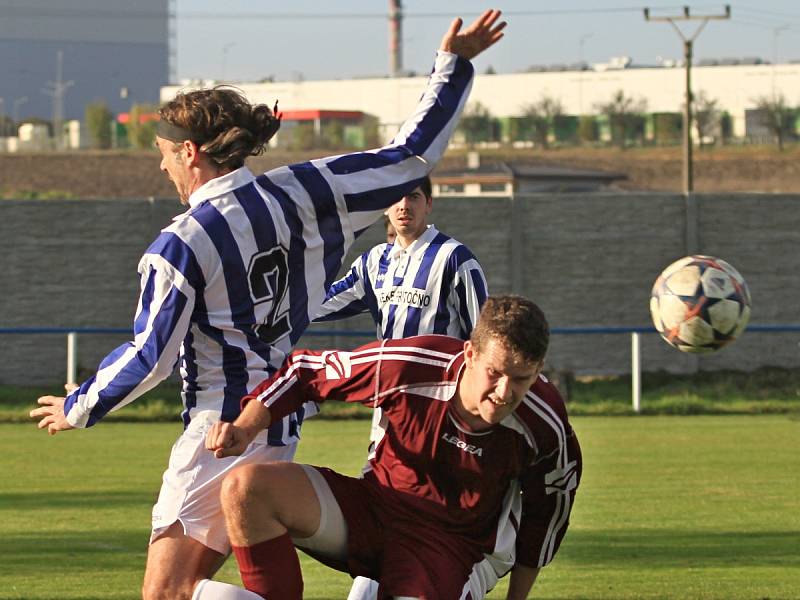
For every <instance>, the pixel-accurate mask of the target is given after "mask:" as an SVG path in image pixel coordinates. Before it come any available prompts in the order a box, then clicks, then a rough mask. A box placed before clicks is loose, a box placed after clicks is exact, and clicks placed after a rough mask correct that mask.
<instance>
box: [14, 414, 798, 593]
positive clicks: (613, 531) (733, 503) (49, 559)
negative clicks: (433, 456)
mask: <svg viewBox="0 0 800 600" xmlns="http://www.w3.org/2000/svg"><path fill="white" fill-rule="evenodd" d="M573 422H574V426H575V429H576V431H577V432H578V435H579V437H580V440H581V443H582V447H583V453H584V461H585V464H584V477H583V482H582V485H581V489H580V490H579V495H578V499H577V502H576V506H575V510H574V511H573V515H572V525H571V528H570V531H569V533H568V534H567V537H566V539H565V542H564V545H563V548H562V550H561V552H560V553H559V555H558V557H557V558H556V560H555V562H554V563H553V565H552V566H550V567H548V568H547V569H545V570H544V571H543V573H542V575H541V576H540V580H539V582H538V583H537V584H536V588H535V594H534V596H535V597H536V598H548V599H571V600H578V599H587V600H617V599H619V600H626V599H630V600H634V599H637V600H638V599H654V600H655V599H676V600H678V599H680V600H683V599H702V600H762V599H769V600H784V599H785V600H789V599H791V598H797V597H798V592H797V590H800V552H798V540H799V539H800V476H799V475H798V474H799V473H800V452H798V450H800V443H799V442H798V440H799V439H800V420H798V419H797V418H796V417H793V416H787V415H768V416H724V417H721V416H700V417H669V416H661V417H638V418H630V419H617V418H600V417H577V418H574V419H573ZM367 429H368V424H367V423H366V422H364V421H363V420H333V421H323V420H313V419H312V420H310V421H309V422H308V423H307V424H306V425H305V429H304V438H305V439H304V442H303V443H302V444H301V446H300V450H299V453H298V459H299V460H302V461H305V462H311V463H316V464H330V465H333V466H335V467H337V468H339V469H340V470H343V471H344V472H348V473H357V472H358V470H359V468H360V466H361V463H362V460H363V458H364V453H365V447H366V436H367ZM179 431H180V427H179V426H178V425H176V424H166V423H151V424H128V423H103V424H101V425H99V426H97V427H95V428H93V429H92V430H89V431H82V432H67V433H61V434H59V435H57V436H55V437H53V438H50V437H48V436H47V435H45V434H44V433H42V432H40V431H37V430H36V428H35V427H33V426H32V425H21V424H6V425H0V440H2V469H3V477H2V484H0V556H2V562H0V564H1V565H2V567H1V568H0V599H19V600H21V599H25V600H44V599H52V598H64V599H83V600H95V599H96V600H100V599H103V600H105V599H114V598H126V599H133V598H137V597H138V589H139V585H140V581H141V576H142V571H143V568H144V560H145V553H146V543H147V538H148V533H149V522H150V519H149V515H150V507H151V504H152V502H153V501H154V500H155V496H156V494H157V491H158V487H159V484H160V474H161V471H162V469H163V467H164V466H165V464H166V458H167V455H168V453H169V448H170V446H171V444H172V442H173V440H174V438H175V436H176V435H177V434H178V433H179ZM303 570H304V574H305V577H306V590H307V594H306V597H307V598H314V599H318V600H322V599H334V598H344V597H346V593H347V589H348V588H349V578H348V577H347V576H346V575H343V574H339V573H335V572H333V571H330V570H328V569H327V568H325V567H322V566H319V565H317V564H316V563H312V562H311V561H310V560H308V559H303ZM220 578H221V579H224V580H226V581H231V582H238V574H237V572H236V568H235V564H234V563H233V562H232V561H229V562H228V563H226V565H225V566H224V567H223V570H222V571H221V573H220ZM504 592H505V583H504V582H503V583H501V585H500V586H499V587H498V588H497V589H496V590H495V591H494V592H492V594H491V595H490V598H492V599H500V598H503V597H504Z"/></svg>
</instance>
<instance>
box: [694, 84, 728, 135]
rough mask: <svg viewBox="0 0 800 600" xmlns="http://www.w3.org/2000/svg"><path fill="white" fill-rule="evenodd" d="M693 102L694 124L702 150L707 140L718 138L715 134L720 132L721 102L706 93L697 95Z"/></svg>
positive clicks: (702, 92)
mask: <svg viewBox="0 0 800 600" xmlns="http://www.w3.org/2000/svg"><path fill="white" fill-rule="evenodd" d="M692 100H693V102H692V104H693V105H694V106H692V114H693V115H694V124H695V127H697V137H698V140H699V142H700V147H701V148H702V147H703V146H704V145H705V140H706V139H708V138H710V137H716V135H715V134H716V133H717V131H718V130H719V127H720V117H721V112H720V109H719V102H718V101H717V99H716V98H710V97H709V96H708V95H707V94H706V93H705V92H704V91H701V92H700V93H698V94H697V95H695V96H694V98H692Z"/></svg>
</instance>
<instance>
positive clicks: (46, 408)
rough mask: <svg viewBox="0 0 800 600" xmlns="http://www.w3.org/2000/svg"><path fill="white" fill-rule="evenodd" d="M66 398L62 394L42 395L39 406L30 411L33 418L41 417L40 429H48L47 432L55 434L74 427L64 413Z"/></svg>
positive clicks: (38, 402) (38, 401)
mask: <svg viewBox="0 0 800 600" xmlns="http://www.w3.org/2000/svg"><path fill="white" fill-rule="evenodd" d="M64 400H65V398H63V397H62V396H42V397H41V398H39V399H38V400H37V401H36V403H37V404H38V405H39V408H35V409H33V410H32V411H31V412H30V417H31V418H32V419H40V421H39V423H38V425H37V427H38V428H39V429H45V428H46V429H47V433H49V434H50V435H55V434H56V433H58V432H59V431H66V430H68V429H74V427H73V426H72V425H70V424H69V422H68V421H67V417H66V415H65V414H64Z"/></svg>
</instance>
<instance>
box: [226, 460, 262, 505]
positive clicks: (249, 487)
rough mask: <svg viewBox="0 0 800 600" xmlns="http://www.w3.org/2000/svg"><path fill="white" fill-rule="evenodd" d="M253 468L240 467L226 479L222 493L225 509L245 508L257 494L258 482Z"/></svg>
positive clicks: (250, 466)
mask: <svg viewBox="0 0 800 600" xmlns="http://www.w3.org/2000/svg"><path fill="white" fill-rule="evenodd" d="M253 466H254V465H246V466H243V467H238V468H236V469H234V470H233V471H231V472H230V473H228V475H227V476H226V477H225V480H224V481H223V482H222V489H221V491H220V500H221V501H222V507H223V509H230V508H234V507H239V506H245V505H246V504H247V503H248V501H249V500H250V499H251V498H252V497H253V496H254V495H255V494H256V484H257V480H256V475H255V469H253Z"/></svg>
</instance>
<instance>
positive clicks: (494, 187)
mask: <svg viewBox="0 0 800 600" xmlns="http://www.w3.org/2000/svg"><path fill="white" fill-rule="evenodd" d="M505 191H506V184H505V183H482V184H481V193H482V194H487V193H497V192H505Z"/></svg>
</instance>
